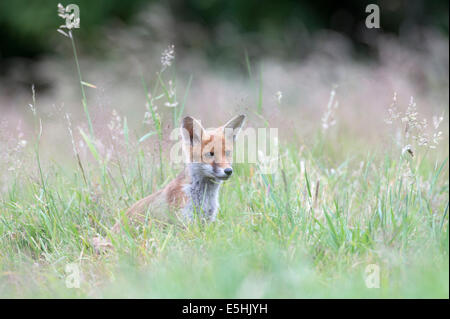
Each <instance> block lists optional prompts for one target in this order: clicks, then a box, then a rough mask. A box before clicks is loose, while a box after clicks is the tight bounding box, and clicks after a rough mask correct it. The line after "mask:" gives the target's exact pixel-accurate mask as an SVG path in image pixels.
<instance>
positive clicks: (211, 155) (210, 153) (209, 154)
mask: <svg viewBox="0 0 450 319" xmlns="http://www.w3.org/2000/svg"><path fill="white" fill-rule="evenodd" d="M206 154H207V155H208V156H210V157H213V156H214V152H212V151H211V152H209V153H206Z"/></svg>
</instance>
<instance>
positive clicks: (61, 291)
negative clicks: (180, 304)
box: [0, 37, 449, 298]
mask: <svg viewBox="0 0 450 319" xmlns="http://www.w3.org/2000/svg"><path fill="white" fill-rule="evenodd" d="M69 39H71V38H70V37H68V39H66V40H67V43H68V45H69V46H71V45H74V48H76V47H75V43H74V42H72V43H70V40H69ZM173 50H174V48H173V47H170V46H169V47H167V48H166V49H165V51H164V50H161V51H164V52H163V54H162V59H161V64H158V62H159V61H158V59H159V57H155V56H153V59H154V60H156V61H152V63H153V64H152V68H153V69H152V70H153V71H152V72H145V73H144V72H141V73H139V72H136V73H135V72H134V70H131V71H129V73H126V74H127V75H126V76H125V78H126V79H128V81H127V80H124V76H123V73H122V72H120V70H119V71H117V70H116V71H117V74H118V75H117V78H116V79H115V80H111V79H110V83H109V82H107V80H106V79H105V77H104V73H100V74H99V73H97V75H95V74H92V73H89V72H90V71H89V70H90V69H91V70H92V68H90V67H89V66H93V64H90V62H89V60H87V59H79V57H78V56H75V57H74V58H75V62H76V66H77V69H75V70H74V69H73V63H75V62H74V60H72V61H71V63H72V64H71V65H72V69H71V70H72V71H73V72H71V73H65V71H61V73H60V74H62V73H65V74H66V77H63V76H62V75H61V78H60V83H62V84H61V86H64V87H67V86H68V83H71V85H70V89H61V90H56V91H57V93H56V94H57V95H56V96H55V95H53V96H50V97H49V96H47V97H45V96H44V97H43V98H42V100H41V99H40V94H39V91H38V90H36V89H35V88H32V89H31V88H30V92H29V95H28V97H27V98H26V100H27V103H26V104H24V106H23V110H22V111H21V112H20V116H18V115H16V118H15V119H16V120H17V118H18V117H20V119H21V121H22V119H23V122H20V121H15V122H14V121H13V120H12V119H11V118H12V117H11V118H9V119H10V121H9V122H7V121H6V120H5V121H3V122H2V124H1V125H2V127H1V128H0V147H1V153H0V169H1V170H2V179H0V296H1V297H3V298H18V297H31V298H48V297H57V298H72V297H78V298H89V297H93V298H116V297H119V298H448V297H449V257H448V249H449V223H448V205H449V183H448V178H449V165H448V112H447V111H448V69H447V82H445V81H443V80H442V79H443V78H445V74H444V76H442V78H439V77H438V78H437V80H436V81H435V82H432V81H431V82H432V85H431V86H430V89H429V91H431V92H432V94H428V95H427V94H425V93H423V92H421V91H418V90H417V88H416V87H415V86H414V85H413V84H411V82H410V81H409V78H408V75H407V74H401V73H396V72H395V71H396V70H397V71H398V69H400V68H402V67H405V65H397V66H395V64H396V61H395V60H392V56H393V55H392V54H391V55H390V56H389V57H390V58H389V60H388V62H386V61H385V62H386V63H385V64H384V65H381V66H377V67H375V66H371V65H366V64H364V63H354V62H353V61H352V60H351V59H341V60H339V63H336V62H335V58H336V57H333V58H332V59H330V58H329V57H328V58H325V57H324V56H325V55H324V56H321V55H320V53H318V54H317V55H315V58H314V59H310V60H308V61H306V62H305V63H304V64H302V65H301V66H297V65H290V64H289V63H282V62H277V61H275V62H274V61H271V60H268V61H263V62H262V63H261V64H259V65H258V64H257V63H255V62H253V61H251V59H250V58H249V57H248V56H247V55H246V54H245V52H243V54H242V57H243V58H242V65H241V67H242V70H243V72H242V73H243V75H241V76H239V77H233V76H232V75H230V73H226V72H224V73H222V75H221V76H217V74H216V75H214V74H213V73H208V72H207V71H205V68H202V67H201V66H198V65H196V66H195V68H194V69H193V70H190V71H191V72H186V67H184V68H183V65H190V64H188V63H183V61H180V62H178V61H177V59H175V60H174V56H175V52H174V51H173ZM74 52H77V51H76V50H74ZM447 54H448V50H447ZM409 57H411V56H409ZM138 59H139V57H138ZM411 59H412V60H411ZM411 59H410V60H407V61H409V62H410V64H408V66H410V65H412V64H414V63H413V62H417V61H418V60H419V61H421V62H422V61H424V60H426V59H427V56H426V55H424V56H422V57H419V56H413V57H412V58H411ZM421 59H422V60H421ZM118 60H119V59H118ZM447 60H448V55H447ZM175 61H177V63H178V64H177V65H176V66H175ZM324 61H328V62H327V63H323V62H324ZM330 61H333V62H330ZM411 61H413V62H411ZM127 62H129V61H125V62H124V63H123V64H124V65H125V66H113V67H112V68H114V67H115V68H121V67H122V68H127V67H130V68H132V67H131V66H130V65H128V64H127ZM52 63H57V62H54V61H53V62H52ZM111 63H112V64H113V65H114V61H112V62H111ZM405 63H408V62H405ZM68 65H70V64H68ZM261 65H262V66H261ZM422 65H425V64H422ZM44 66H45V64H44ZM47 66H48V65H47ZM141 67H142V65H140V66H139V68H141ZM93 68H96V71H95V72H98V70H99V69H100V70H102V72H106V71H105V69H106V67H105V65H104V64H101V63H100V64H99V65H98V64H96V65H95V66H93ZM143 68H144V69H145V70H149V69H150V67H148V66H147V65H145V66H144V67H143ZM395 68H397V69H395ZM424 68H429V69H432V68H431V67H429V66H427V65H425V66H424ZM53 70H54V68H53ZM84 70H86V72H83V71H84ZM155 70H156V71H155ZM427 70H428V69H427ZM438 71H439V70H438ZM438 71H436V70H435V69H432V71H430V72H428V71H427V72H428V73H427V72H425V74H426V75H427V76H428V75H430V74H431V76H434V75H435V73H433V72H438ZM54 72H55V73H53V74H57V72H58V71H54ZM92 72H94V71H92ZM111 72H113V71H111ZM132 73H133V76H131V75H130V74H132ZM444 73H445V72H444ZM192 74H193V76H192ZM223 74H225V75H223ZM84 76H85V77H86V79H85V77H84ZM76 77H78V78H77V81H73V79H74V78H76ZM67 79H72V80H71V81H72V82H68V81H70V80H67ZM87 79H89V80H87ZM130 79H131V80H130ZM380 79H381V81H380ZM114 81H116V82H114ZM102 83H108V85H109V86H106V89H105V90H106V95H105V93H104V92H103V91H102V88H101V86H102ZM386 83H394V85H393V86H394V87H397V88H399V90H398V95H397V94H395V93H394V92H395V91H394V90H391V88H392V87H391V86H390V85H388V84H386ZM334 84H337V85H334ZM80 88H81V96H80ZM111 88H113V89H111ZM67 90H69V91H70V92H76V93H74V94H77V96H78V97H77V98H73V96H72V95H71V93H70V92H69V91H67ZM113 90H114V91H116V92H122V93H121V94H125V93H123V92H127V91H128V93H126V94H127V95H126V96H125V97H124V96H116V95H114V94H119V93H114V92H112V91H113ZM95 92H100V93H95ZM102 92H103V93H102ZM130 92H131V93H130ZM436 92H437V93H436ZM414 93H417V94H414ZM95 94H100V95H101V97H100V98H98V97H96V96H95ZM102 94H103V95H102ZM108 94H111V95H108ZM413 94H414V95H416V96H417V98H416V97H415V98H416V99H414V98H412V97H411V96H410V95H413ZM299 95H301V97H300V96H299ZM105 96H106V97H105ZM130 96H133V97H132V98H131V97H130ZM240 97H243V98H242V99H241V100H239V98H240ZM443 97H444V98H445V97H447V100H446V101H445V100H444V99H443ZM66 99H67V100H66ZM105 99H108V100H109V101H110V102H109V103H110V104H112V106H113V107H112V108H108V107H106V108H105V107H104V106H103V107H98V108H97V110H95V105H98V104H101V103H102V101H103V102H104V100H105ZM60 101H64V102H66V106H65V107H64V108H61V107H58V106H57V107H56V109H58V112H56V111H54V112H56V113H49V112H48V110H49V109H53V110H55V107H54V106H51V105H52V104H55V103H56V104H58V103H60ZM99 101H100V102H99ZM123 101H127V102H126V103H123ZM338 101H339V103H338ZM436 101H438V103H436V104H439V105H433V104H434V103H435V102H436ZM135 102H136V103H135ZM27 104H28V106H27ZM121 105H122V106H121ZM135 105H139V106H135ZM225 105H229V106H230V107H229V108H226V106H225ZM430 105H431V106H430ZM424 106H426V107H424ZM116 108H117V109H118V110H115V109H116ZM67 109H69V110H70V112H68V111H67ZM113 109H114V110H113ZM74 110H78V111H74ZM218 110H223V112H218ZM238 111H239V112H244V113H246V114H248V116H249V121H248V123H247V126H248V127H277V128H279V137H278V146H279V156H278V166H277V169H276V170H275V172H274V174H261V165H263V163H262V162H258V163H256V164H251V163H239V164H235V165H234V170H235V173H234V174H233V177H232V178H231V179H230V180H229V181H227V182H226V183H224V185H223V186H222V189H221V192H220V207H221V208H220V211H219V215H218V219H217V221H216V222H214V223H210V224H205V223H201V222H195V223H192V224H190V225H188V226H187V227H179V226H175V225H169V226H167V227H160V226H158V225H156V224H152V223H149V224H148V225H144V226H142V227H140V228H133V227H128V228H127V229H126V231H124V232H122V233H120V234H114V233H111V231H110V229H111V227H112V225H113V224H114V223H115V222H116V221H117V220H119V219H123V218H124V213H125V211H126V209H127V208H128V207H129V206H130V205H131V204H132V203H134V202H135V201H136V200H138V199H140V198H142V197H144V196H146V195H148V194H150V193H152V192H153V191H155V190H157V189H159V188H161V187H162V186H164V185H165V184H166V183H167V182H168V181H170V180H171V179H172V178H174V177H175V176H176V174H177V173H178V171H179V170H180V169H181V166H180V165H175V164H173V163H171V161H170V157H169V150H170V147H171V145H172V144H173V141H171V140H169V137H168V134H169V132H170V130H171V129H172V128H175V127H178V126H179V122H180V119H181V118H182V117H183V116H184V115H186V114H192V115H194V116H195V117H197V118H200V119H202V120H204V122H206V125H209V124H210V125H211V126H214V125H216V124H218V123H220V122H221V120H222V119H226V118H228V117H229V116H230V115H233V114H235V112H238ZM46 112H47V113H46ZM71 113H73V114H71ZM5 118H7V115H5ZM11 123H14V124H11ZM17 123H22V124H21V125H22V126H18V124H17ZM24 123H25V124H24ZM24 126H26V128H24ZM96 236H100V237H98V238H107V239H109V240H110V241H111V245H109V244H106V243H105V244H104V245H103V246H102V242H97V243H95V242H93V238H95V237H96ZM74 267H75V268H74ZM74 269H75V270H74ZM74 271H75V273H78V274H79V276H80V281H79V283H80V285H79V288H70V286H71V285H73V283H74V282H73V281H72V279H73V275H74ZM378 274H379V276H377V275H378ZM68 286H69V287H68ZM374 286H376V287H375V288H370V287H374Z"/></svg>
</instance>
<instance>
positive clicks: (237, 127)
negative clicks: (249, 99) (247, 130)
mask: <svg viewBox="0 0 450 319" xmlns="http://www.w3.org/2000/svg"><path fill="white" fill-rule="evenodd" d="M245 119H246V116H245V115H244V114H241V115H238V116H235V117H233V118H232V119H231V120H229V121H228V122H227V123H226V124H225V125H224V126H223V127H224V129H225V134H228V133H230V134H233V140H236V137H237V135H238V134H239V132H240V131H241V128H242V126H243V125H244V122H245Z"/></svg>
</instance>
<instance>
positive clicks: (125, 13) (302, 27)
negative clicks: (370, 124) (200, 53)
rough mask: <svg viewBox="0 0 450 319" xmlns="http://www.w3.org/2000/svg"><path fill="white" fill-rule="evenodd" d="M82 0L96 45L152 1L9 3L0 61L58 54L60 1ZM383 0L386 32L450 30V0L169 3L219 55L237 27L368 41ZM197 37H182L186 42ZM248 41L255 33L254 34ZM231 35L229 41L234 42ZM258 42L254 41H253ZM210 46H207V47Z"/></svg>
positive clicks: (4, 5) (267, 35) (265, 33)
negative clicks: (370, 14) (220, 32)
mask: <svg viewBox="0 0 450 319" xmlns="http://www.w3.org/2000/svg"><path fill="white" fill-rule="evenodd" d="M58 2H61V3H62V4H63V5H67V4H69V3H76V4H78V5H79V7H80V12H81V24H82V28H81V29H80V30H79V31H78V33H79V35H80V36H81V37H82V39H83V40H84V41H85V43H88V44H89V46H93V47H95V46H96V43H97V42H96V41H95V40H96V39H97V36H99V34H100V33H101V32H99V31H101V30H102V28H104V27H105V26H107V25H108V24H110V23H112V22H117V23H125V24H126V23H129V22H130V21H131V19H132V17H133V16H135V15H136V14H137V13H139V12H140V11H141V10H144V9H145V7H146V6H147V5H148V4H150V3H155V2H157V1H144V0H127V1H123V0H98V1H89V0H78V1H74V0H72V1H62V0H60V1H57V0H56V1H54V0H51V1H45V2H44V1H35V0H18V1H1V2H0V59H1V58H5V57H10V56H25V57H35V56H37V55H39V54H41V53H45V52H51V51H52V48H53V46H54V43H52V41H51V38H52V37H51V35H52V34H54V32H55V29H56V27H57V26H58V25H59V24H60V23H61V19H60V18H59V17H58V16H57V14H56V5H57V3H58ZM369 3H377V4H378V5H379V6H380V8H381V24H382V28H383V31H388V32H394V33H399V32H401V31H402V29H405V28H410V27H414V26H432V27H436V28H438V29H440V30H441V31H442V32H444V33H446V34H448V8H449V6H448V1H447V0H434V1H404V0H391V1H360V0H349V1H345V2H341V1H330V0H316V1H301V2H300V1H288V0H279V1H261V0H246V1H241V0H227V1H222V0H187V1H184V0H183V1H182V0H173V1H164V2H163V1H161V4H162V5H165V6H167V7H169V9H170V12H171V14H172V16H173V17H174V19H175V20H176V21H179V22H180V25H183V24H185V23H189V24H190V25H194V26H195V27H196V28H201V29H202V32H205V33H206V34H207V38H206V39H205V40H206V41H202V42H196V44H198V45H200V46H204V49H205V50H207V51H209V52H210V53H211V54H216V53H217V52H218V51H223V50H224V43H222V42H223V41H224V39H222V38H221V37H217V36H216V35H217V29H218V28H222V29H223V28H230V30H234V31H236V32H239V33H245V34H250V35H254V37H253V39H254V41H255V42H256V43H258V42H261V41H267V42H268V43H270V45H269V46H265V47H264V48H265V49H266V48H267V47H269V48H270V47H272V48H274V49H275V50H282V49H283V48H285V49H295V48H296V46H295V44H296V42H298V41H301V40H302V39H303V36H302V34H303V35H304V33H305V32H306V33H309V32H314V31H317V30H320V29H330V30H334V31H337V32H340V33H343V34H345V35H346V36H347V37H349V38H350V39H351V40H352V41H353V42H354V43H355V44H359V45H361V44H363V43H364V41H363V39H361V28H362V27H363V25H364V20H365V18H366V16H367V13H366V12H365V7H366V6H367V4H369ZM190 36H193V35H192V34H187V33H186V32H184V33H183V32H180V34H177V35H175V37H177V39H178V40H179V42H180V43H181V44H182V43H185V42H189V41H185V40H188V39H187V38H189V37H190ZM247 39H248V38H247ZM231 40H232V39H228V40H226V41H231ZM250 41H251V40H250ZM202 49H203V48H202Z"/></svg>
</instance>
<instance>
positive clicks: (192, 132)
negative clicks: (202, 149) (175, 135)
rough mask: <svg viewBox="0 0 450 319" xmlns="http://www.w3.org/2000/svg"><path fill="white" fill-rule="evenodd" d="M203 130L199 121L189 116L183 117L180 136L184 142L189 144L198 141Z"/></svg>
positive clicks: (200, 139)
mask: <svg viewBox="0 0 450 319" xmlns="http://www.w3.org/2000/svg"><path fill="white" fill-rule="evenodd" d="M203 132H204V128H203V126H202V125H201V124H200V122H199V121H197V120H196V119H194V118H193V117H190V116H186V117H185V118H183V121H182V124H181V136H182V137H183V141H184V142H185V143H189V144H190V145H191V146H192V145H194V144H197V143H200V142H201V141H202V134H203Z"/></svg>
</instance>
